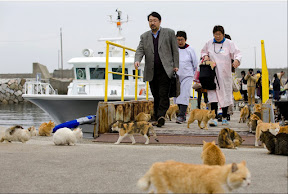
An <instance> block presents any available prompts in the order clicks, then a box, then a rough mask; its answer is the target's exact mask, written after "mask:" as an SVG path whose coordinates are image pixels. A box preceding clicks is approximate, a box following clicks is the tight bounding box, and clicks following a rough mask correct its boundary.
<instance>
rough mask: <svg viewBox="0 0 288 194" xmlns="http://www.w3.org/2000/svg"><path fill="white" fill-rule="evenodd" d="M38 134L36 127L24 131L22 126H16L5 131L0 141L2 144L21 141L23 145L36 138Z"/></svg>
mask: <svg viewBox="0 0 288 194" xmlns="http://www.w3.org/2000/svg"><path fill="white" fill-rule="evenodd" d="M36 134H37V131H36V128H35V127H34V126H32V127H29V128H28V129H23V127H22V126H20V125H15V126H13V127H10V128H8V129H6V130H5V132H4V134H3V136H2V137H1V139H0V142H3V141H7V142H11V141H20V142H22V143H25V142H26V141H28V140H29V139H31V137H32V136H36Z"/></svg>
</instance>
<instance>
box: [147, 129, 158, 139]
mask: <svg viewBox="0 0 288 194" xmlns="http://www.w3.org/2000/svg"><path fill="white" fill-rule="evenodd" d="M149 130H150V131H151V132H152V134H153V137H154V139H155V141H157V142H159V140H158V139H157V135H156V133H155V131H154V128H153V127H152V126H151V127H150V129H149Z"/></svg>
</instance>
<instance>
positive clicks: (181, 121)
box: [176, 116, 185, 124]
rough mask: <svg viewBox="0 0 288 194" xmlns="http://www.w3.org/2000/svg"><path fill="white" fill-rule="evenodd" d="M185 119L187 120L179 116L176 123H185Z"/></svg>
mask: <svg viewBox="0 0 288 194" xmlns="http://www.w3.org/2000/svg"><path fill="white" fill-rule="evenodd" d="M184 121H185V118H184V117H181V116H178V117H177V119H176V123H178V124H182V123H184Z"/></svg>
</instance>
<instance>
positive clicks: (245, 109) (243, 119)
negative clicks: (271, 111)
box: [239, 105, 250, 123]
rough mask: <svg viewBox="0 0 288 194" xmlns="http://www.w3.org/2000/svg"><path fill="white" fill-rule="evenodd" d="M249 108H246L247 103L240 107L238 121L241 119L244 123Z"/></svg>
mask: <svg viewBox="0 0 288 194" xmlns="http://www.w3.org/2000/svg"><path fill="white" fill-rule="evenodd" d="M249 113H250V112H249V108H248V106H247V105H245V106H244V107H243V108H242V109H241V111H240V119H239V123H240V122H241V120H242V122H243V123H245V122H246V119H247V118H248V116H249Z"/></svg>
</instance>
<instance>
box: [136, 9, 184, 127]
mask: <svg viewBox="0 0 288 194" xmlns="http://www.w3.org/2000/svg"><path fill="white" fill-rule="evenodd" d="M148 22H149V26H150V28H151V30H149V31H147V32H145V33H144V34H142V35H141V37H140V43H139V45H138V47H137V50H136V53H135V63H134V66H135V69H138V67H139V66H140V62H141V60H142V58H143V57H144V56H145V67H144V81H149V85H150V89H151V92H152V95H153V97H154V116H153V117H154V119H156V120H157V127H161V126H162V125H164V124H165V114H166V111H167V110H168V108H169V106H170V100H169V88H170V80H171V77H172V75H173V72H174V71H178V68H179V51H178V44H177V40H176V36H175V32H174V30H172V29H169V28H162V27H160V24H161V16H160V15H159V13H157V12H152V13H151V14H149V15H148Z"/></svg>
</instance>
